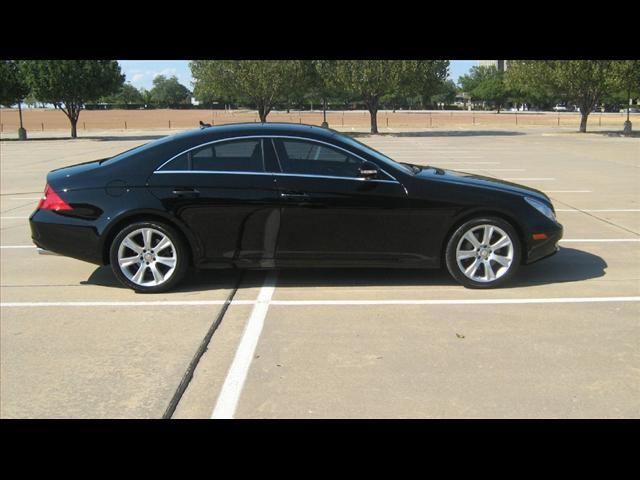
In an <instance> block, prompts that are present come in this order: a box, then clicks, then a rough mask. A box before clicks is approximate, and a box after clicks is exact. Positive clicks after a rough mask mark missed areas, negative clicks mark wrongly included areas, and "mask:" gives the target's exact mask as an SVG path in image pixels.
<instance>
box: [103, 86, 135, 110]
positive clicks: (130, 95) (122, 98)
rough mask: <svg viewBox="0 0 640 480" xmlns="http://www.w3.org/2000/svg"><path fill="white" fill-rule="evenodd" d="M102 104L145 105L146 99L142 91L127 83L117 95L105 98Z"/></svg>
mask: <svg viewBox="0 0 640 480" xmlns="http://www.w3.org/2000/svg"><path fill="white" fill-rule="evenodd" d="M101 103H114V104H119V105H129V104H143V103H144V98H143V97H142V94H141V93H140V90H138V89H137V88H136V87H134V86H133V85H131V84H130V83H125V84H123V85H122V87H120V91H119V92H117V93H116V94H114V95H109V96H106V97H103V98H102V99H101Z"/></svg>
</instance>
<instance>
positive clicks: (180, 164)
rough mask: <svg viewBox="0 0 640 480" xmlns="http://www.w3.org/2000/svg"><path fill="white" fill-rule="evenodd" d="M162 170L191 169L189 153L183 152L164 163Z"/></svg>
mask: <svg viewBox="0 0 640 480" xmlns="http://www.w3.org/2000/svg"><path fill="white" fill-rule="evenodd" d="M160 170H189V154H188V153H183V154H182V155H180V156H179V157H176V158H174V159H173V160H171V161H170V162H169V163H167V164H166V165H164V166H163V167H162V168H161V169H160Z"/></svg>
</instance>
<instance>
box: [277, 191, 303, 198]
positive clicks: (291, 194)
mask: <svg viewBox="0 0 640 480" xmlns="http://www.w3.org/2000/svg"><path fill="white" fill-rule="evenodd" d="M280 197H282V198H292V199H299V198H309V195H307V194H306V193H302V192H281V193H280Z"/></svg>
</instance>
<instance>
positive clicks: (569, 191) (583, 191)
mask: <svg viewBox="0 0 640 480" xmlns="http://www.w3.org/2000/svg"><path fill="white" fill-rule="evenodd" d="M546 193H593V192H592V191H591V190H546Z"/></svg>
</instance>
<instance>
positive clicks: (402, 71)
mask: <svg viewBox="0 0 640 480" xmlns="http://www.w3.org/2000/svg"><path fill="white" fill-rule="evenodd" d="M448 67H449V62H448V61H447V60H337V61H335V62H334V65H333V67H332V68H333V73H332V75H331V76H329V77H328V78H327V82H328V84H329V85H330V86H331V88H334V89H336V90H338V91H342V92H344V94H345V95H346V96H347V97H349V98H351V99H353V100H358V101H361V102H363V103H364V104H365V105H366V107H367V109H368V110H369V112H370V114H371V133H378V125H377V113H378V108H379V107H380V101H381V99H382V98H383V97H385V96H386V97H394V96H400V95H402V96H416V95H425V96H431V95H432V94H433V93H434V92H435V91H437V89H438V87H439V85H440V84H441V83H442V82H443V81H444V79H445V78H446V76H447V71H448Z"/></svg>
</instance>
